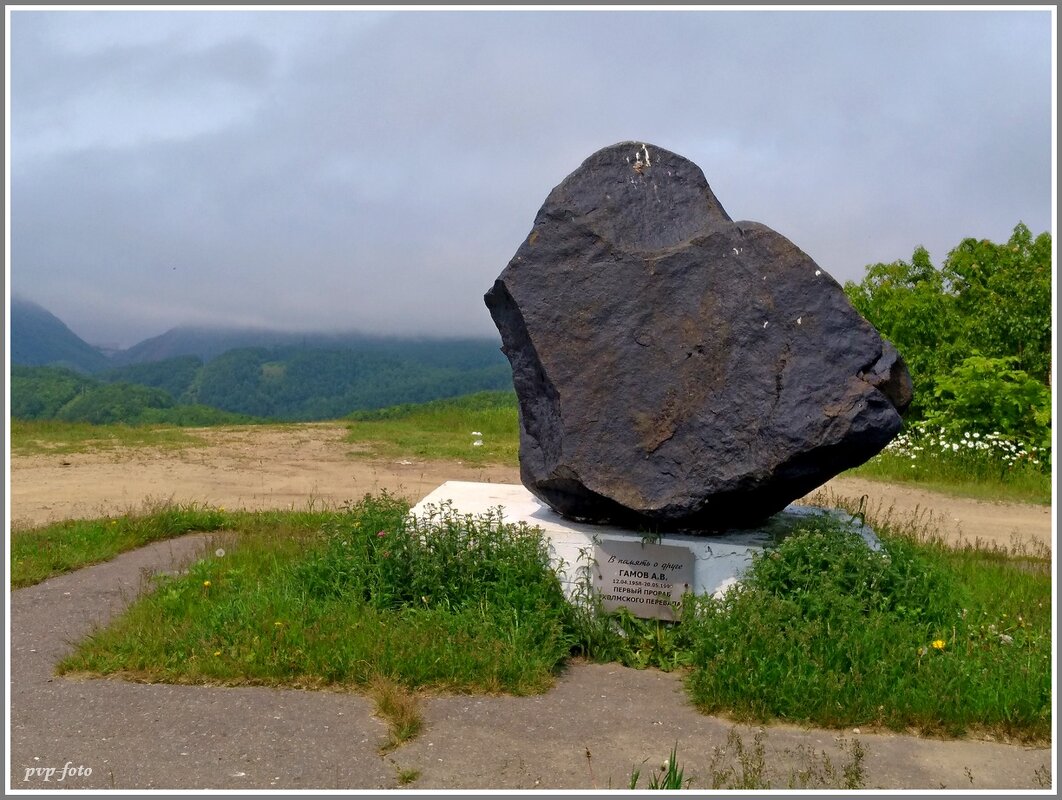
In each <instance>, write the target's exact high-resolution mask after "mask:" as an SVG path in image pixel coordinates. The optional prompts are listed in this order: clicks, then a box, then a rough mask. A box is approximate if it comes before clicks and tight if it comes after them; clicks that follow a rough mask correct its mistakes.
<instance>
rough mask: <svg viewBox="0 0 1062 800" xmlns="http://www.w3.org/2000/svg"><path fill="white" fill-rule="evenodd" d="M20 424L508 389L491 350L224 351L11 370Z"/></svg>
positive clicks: (280, 411)
mask: <svg viewBox="0 0 1062 800" xmlns="http://www.w3.org/2000/svg"><path fill="white" fill-rule="evenodd" d="M11 378H12V380H11V414H12V416H13V417H16V418H20V419H64V420H78V421H87V422H130V423H139V422H155V421H169V422H175V423H178V424H208V423H210V422H215V421H216V422H234V421H239V420H246V419H249V418H252V417H253V418H261V419H278V420H319V419H335V418H338V417H342V416H344V415H346V414H349V413H351V412H352V411H359V410H366V409H374V408H382V407H385V406H392V405H396V404H400V403H420V402H425V401H428V400H434V399H437V398H445V397H454V396H457V395H464V394H469V393H471V392H478V391H483V390H497V389H509V388H510V387H511V385H512V378H511V373H510V370H509V365H508V362H507V361H506V360H505V358H504V356H502V355H501V353H500V352H498V351H497V349H496V348H493V347H486V346H483V345H479V346H477V347H472V346H457V347H452V348H446V347H444V346H442V345H440V344H439V343H432V344H430V345H429V344H425V343H420V344H417V345H413V346H411V347H410V349H409V350H408V351H407V352H406V353H405V354H404V355H401V356H400V355H386V354H381V353H368V354H366V353H357V352H354V351H350V350H312V349H311V350H307V349H303V348H301V347H278V348H264V347H259V348H247V349H241V350H231V351H229V352H227V353H224V354H223V355H221V356H219V357H217V358H215V359H213V360H212V361H210V362H208V363H205V364H204V363H203V361H202V360H201V359H200V358H198V357H196V356H180V357H178V358H172V359H168V360H166V361H159V362H155V363H148V364H135V365H129V366H125V367H121V368H118V369H112V370H109V371H107V372H103V373H100V374H99V375H97V376H95V377H88V376H84V375H79V374H77V373H74V372H72V371H70V370H66V369H62V368H58V367H24V366H16V367H13V368H12V376H11Z"/></svg>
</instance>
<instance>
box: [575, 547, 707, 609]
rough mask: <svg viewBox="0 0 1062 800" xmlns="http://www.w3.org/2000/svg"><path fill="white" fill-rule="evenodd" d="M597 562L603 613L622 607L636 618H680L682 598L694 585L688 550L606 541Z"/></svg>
mask: <svg viewBox="0 0 1062 800" xmlns="http://www.w3.org/2000/svg"><path fill="white" fill-rule="evenodd" d="M594 559H595V562H596V563H595V564H594V565H593V572H592V575H593V587H594V589H595V590H596V591H597V593H598V596H599V597H600V598H601V608H602V610H604V611H615V610H616V609H618V608H621V607H622V608H626V609H627V610H628V611H630V612H631V614H633V615H634V616H636V617H644V618H646V619H665V620H675V619H678V614H679V611H680V609H679V607H678V606H679V604H680V603H681V601H682V595H683V594H685V593H686V592H688V591H692V586H693V562H694V555H693V552H692V551H691V550H690V549H689V548H688V547H675V546H673V545H662V544H648V543H642V542H617V541H606V542H599V543H598V544H596V545H595V546H594Z"/></svg>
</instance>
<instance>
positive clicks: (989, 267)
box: [942, 223, 1051, 384]
mask: <svg viewBox="0 0 1062 800" xmlns="http://www.w3.org/2000/svg"><path fill="white" fill-rule="evenodd" d="M942 273H943V277H944V280H945V281H946V282H947V283H948V284H949V287H950V291H951V293H952V294H953V295H954V298H955V309H956V312H957V313H958V314H959V315H960V317H961V318H962V320H963V327H962V330H961V337H962V345H963V347H962V349H963V350H965V351H966V352H967V353H975V352H976V353H980V354H981V355H984V356H988V357H991V358H1014V359H1016V361H1015V364H1016V367H1017V368H1018V369H1020V370H1023V371H1025V372H1027V373H1028V374H1029V375H1031V376H1032V377H1034V378H1036V379H1037V380H1039V381H1040V382H1041V383H1044V384H1047V383H1048V382H1049V375H1050V372H1051V234H1049V233H1041V234H1040V235H1039V236H1037V237H1036V238H1035V239H1033V237H1032V234H1031V233H1030V231H1029V229H1028V228H1027V227H1026V226H1025V225H1023V224H1021V223H1018V225H1017V226H1016V227H1015V228H1014V232H1013V233H1012V234H1011V237H1010V239H1009V240H1008V241H1007V243H1006V244H996V243H994V242H990V241H988V240H987V239H980V240H978V239H964V240H963V241H962V243H961V244H960V245H959V246H958V247H956V248H955V249H954V250H952V251H951V252H950V253H949V254H948V258H947V261H946V262H945V264H944V268H943V270H942Z"/></svg>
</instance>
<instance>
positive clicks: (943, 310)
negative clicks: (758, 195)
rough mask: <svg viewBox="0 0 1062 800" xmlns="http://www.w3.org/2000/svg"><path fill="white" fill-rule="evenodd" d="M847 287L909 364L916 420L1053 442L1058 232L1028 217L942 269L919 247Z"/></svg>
mask: <svg viewBox="0 0 1062 800" xmlns="http://www.w3.org/2000/svg"><path fill="white" fill-rule="evenodd" d="M845 292H846V293H847V295H848V297H849V299H850V300H851V301H852V304H853V305H854V306H855V307H856V309H857V310H858V311H859V312H860V313H861V314H862V315H863V316H864V317H866V319H867V320H869V321H870V323H871V324H873V325H874V326H875V327H876V328H877V329H878V330H879V331H880V332H881V333H882V335H883V336H885V338H887V339H888V340H889V341H891V342H892V343H893V344H894V345H895V346H896V349H897V350H899V352H900V354H901V355H902V356H903V358H904V360H905V361H906V362H907V365H908V368H909V369H910V371H911V378H912V380H913V382H914V390H915V400H914V403H913V404H912V408H911V412H910V414H911V417H912V418H914V419H919V418H932V419H933V420H935V421H938V422H940V421H946V420H948V419H954V420H955V425H959V426H961V427H963V428H964V429H965V430H971V429H972V430H981V429H986V428H987V429H988V430H1000V431H1003V432H1006V433H1008V434H1011V435H1016V436H1032V437H1036V438H1037V440H1039V439H1040V438H1042V437H1044V436H1047V437H1048V438H1049V433H1045V432H1046V431H1048V427H1049V425H1050V411H1049V408H1050V390H1049V388H1048V387H1049V385H1050V374H1051V235H1050V234H1049V233H1042V234H1040V235H1039V236H1037V237H1035V238H1034V237H1033V236H1032V234H1031V233H1030V231H1029V229H1028V228H1027V227H1026V226H1025V225H1024V224H1022V223H1020V222H1019V223H1018V225H1016V226H1015V228H1014V231H1013V233H1012V234H1011V237H1010V239H1009V240H1008V241H1007V242H1006V243H1005V244H997V243H993V242H990V241H988V240H985V239H974V238H967V239H964V240H963V241H962V242H961V243H960V244H959V245H958V246H957V247H956V248H954V249H953V250H952V251H951V252H949V253H948V257H947V259H946V260H945V263H944V266H943V267H942V268H941V269H939V270H938V269H936V268H934V266H933V264H932V263H931V261H930V258H929V253H928V252H926V250H925V248H922V247H919V248H917V249H916V250H915V251H914V255H913V256H912V258H911V260H910V261H902V260H901V261H894V262H892V263H889V264H872V265H870V266H868V267H867V270H866V275H865V276H864V278H863V280H862V281H860V282H859V283H854V282H851V281H849V282H848V283H846V284H845ZM1034 384H1036V385H1038V387H1039V388H1037V386H1036V385H1034ZM1045 398H1046V399H1045ZM975 420H980V422H981V424H980V425H974V424H973V423H974V421H975ZM943 427H946V428H951V427H952V425H951V424H945V425H943Z"/></svg>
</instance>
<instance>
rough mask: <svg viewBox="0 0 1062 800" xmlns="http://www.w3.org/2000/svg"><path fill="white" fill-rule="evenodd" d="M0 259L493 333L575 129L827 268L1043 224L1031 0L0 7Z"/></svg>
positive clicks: (47, 289) (223, 319)
mask: <svg viewBox="0 0 1062 800" xmlns="http://www.w3.org/2000/svg"><path fill="white" fill-rule="evenodd" d="M9 13H10V16H9V35H10V48H9V50H8V53H9V65H8V67H9V75H10V82H11V83H10V86H11V94H10V116H9V121H10V122H9V124H10V137H9V142H10V158H11V162H10V163H11V170H10V173H9V181H10V191H11V204H10V208H9V214H10V217H9V221H10V229H9V230H10V236H11V261H10V281H11V290H12V292H13V293H14V294H16V295H19V296H23V297H26V298H28V299H31V300H33V301H35V302H38V303H40V304H42V305H43V306H45V307H46V308H48V309H49V310H50V311H52V312H53V313H55V314H57V315H58V316H59V317H60V318H62V319H63V320H64V321H65V322H67V323H68V324H69V325H70V326H71V327H72V328H73V329H74V330H75V331H76V332H77V333H78V334H80V335H81V336H83V337H84V338H86V339H88V340H89V341H91V342H93V343H98V344H120V345H124V346H127V345H130V344H133V343H135V342H136V341H138V340H140V339H142V338H145V337H148V336H153V335H157V334H159V333H162V332H163V331H165V330H166V329H167V328H169V327H172V326H175V325H178V324H184V323H221V324H240V325H242V324H250V325H262V326H269V327H279V328H290V329H303V330H306V329H346V330H350V329H360V330H364V331H369V332H372V331H376V332H386V333H395V332H408V333H430V334H438V333H448V334H484V335H495V329H494V326H493V324H492V322H491V320H490V316H489V314H488V313H487V310H486V308H485V306H484V305H483V299H482V297H483V293H484V292H485V291H486V290H487V289H488V288H489V287H490V285H491V283H492V282H493V280H494V279H495V277H497V275H498V273H499V272H500V271H501V269H502V268H503V267H504V266H505V264H506V263H507V262H508V260H509V259H510V258H511V257H512V255H513V254H514V252H515V251H516V248H517V246H518V245H519V244H520V242H521V240H522V239H523V237H524V236H526V234H527V232H528V231H529V230H530V227H531V223H532V221H533V219H534V216H535V212H536V211H537V210H538V208H539V206H540V205H541V204H542V202H543V200H545V198H546V195H547V194H548V193H549V191H550V190H551V189H552V188H553V187H554V186H555V185H556V184H558V183H559V182H560V181H561V180H562V179H563V178H564V177H565V176H566V175H567V174H569V173H570V172H571V171H572V170H574V169H575V168H576V167H578V165H579V164H580V162H581V161H582V160H583V159H584V158H585V157H586V156H588V155H590V154H591V153H592V152H594V151H595V150H598V149H599V148H601V147H604V146H607V145H610V144H613V143H615V142H619V141H623V140H629V139H633V140H638V141H645V142H648V143H650V144H651V145H657V146H660V147H664V148H667V149H669V150H672V151H674V152H676V153H679V154H680V155H683V156H686V157H687V158H689V159H691V160H692V161H694V162H695V163H696V164H698V165H699V166H700V167H701V168H702V169H703V170H704V172H705V175H706V176H707V178H708V182H709V184H710V185H711V186H712V189H713V190H714V192H715V194H716V195H717V196H718V198H719V199H720V201H721V202H722V204H723V206H724V208H726V210H727V211H728V213H729V214H730V216H731V217H733V218H734V219H748V220H755V221H758V222H762V223H764V224H766V225H769V226H770V227H772V228H774V229H775V230H776V231H778V232H779V233H781V234H783V235H784V236H786V237H788V238H789V239H791V240H792V241H793V242H794V243H795V244H796V245H797V246H799V247H800V248H802V249H803V250H805V251H806V252H807V253H808V254H809V255H811V257H812V258H814V259H815V260H816V261H817V262H818V263H819V265H820V266H822V267H823V268H824V269H825V270H826V271H828V272H829V273H830V274H832V275H833V276H834V277H835V278H836V279H837V280H839V281H842V282H843V281H845V280H849V279H855V280H858V279H860V278H861V277H862V275H863V272H864V268H865V266H866V265H867V264H871V263H874V262H878V261H893V260H896V259H899V258H904V259H908V258H910V256H911V253H912V251H913V250H914V248H915V247H916V246H918V245H920V244H921V245H924V246H925V247H927V248H928V249H929V251H930V253H931V255H932V256H933V261H934V263H935V264H937V265H938V266H939V264H940V262H941V261H942V260H943V258H944V257H945V256H946V254H947V252H948V250H950V249H951V248H952V247H954V246H955V245H957V244H958V243H959V242H960V241H961V240H962V239H963V238H964V237H967V236H975V237H978V238H989V239H993V240H996V241H1000V240H1005V239H1006V238H1007V237H1008V236H1009V235H1010V232H1011V230H1012V229H1013V227H1014V225H1015V224H1016V223H1017V222H1018V221H1019V220H1020V221H1024V222H1025V224H1027V225H1028V226H1029V227H1030V228H1031V229H1032V231H1033V233H1034V234H1036V233H1040V232H1042V231H1044V230H1051V229H1052V227H1053V224H1054V223H1053V219H1054V217H1053V213H1052V206H1051V202H1052V198H1051V176H1052V175H1053V172H1054V169H1053V167H1054V165H1053V163H1052V153H1051V124H1052V87H1051V51H1052V39H1051V37H1052V27H1053V26H1052V20H1051V14H1050V12H1049V11H1046V10H1045V11H1014V12H1007V11H983V10H967V11H963V10H948V11H939V12H917V11H905V12H893V11H823V12H811V11H804V12H801V11H793V12H788V11H787V12H779V11H752V10H750V11H742V12H719V11H710V10H700V11H688V10H687V11H582V12H561V11H553V12H547V11H494V12H486V11H476V12H457V11H436V12H425V11H395V12H388V13H378V12H366V11H361V10H355V9H347V10H334V11H316V12H310V11H303V10H289V11H281V10H268V9H265V8H263V10H258V11H255V10H248V11H243V10H240V11H181V10H176V11H151V10H142V11H125V10H120V11H36V10H25V11H10V10H9Z"/></svg>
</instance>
